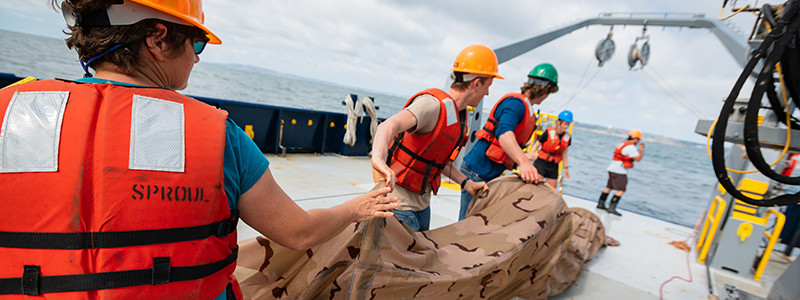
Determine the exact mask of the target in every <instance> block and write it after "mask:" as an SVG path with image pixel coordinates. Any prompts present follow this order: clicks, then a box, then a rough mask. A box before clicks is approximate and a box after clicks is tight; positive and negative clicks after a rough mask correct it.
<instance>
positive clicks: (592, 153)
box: [0, 30, 716, 226]
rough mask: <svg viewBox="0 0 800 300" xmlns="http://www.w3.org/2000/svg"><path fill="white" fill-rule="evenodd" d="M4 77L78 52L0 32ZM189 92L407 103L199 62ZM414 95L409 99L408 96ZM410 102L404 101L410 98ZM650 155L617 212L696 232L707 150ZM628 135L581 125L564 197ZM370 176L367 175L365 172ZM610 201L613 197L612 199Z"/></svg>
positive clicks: (577, 190)
mask: <svg viewBox="0 0 800 300" xmlns="http://www.w3.org/2000/svg"><path fill="white" fill-rule="evenodd" d="M0 72H3V73H12V74H15V75H17V76H20V77H24V76H34V77H37V78H66V79H77V78H80V77H82V75H83V70H82V69H81V67H80V64H79V62H78V60H77V54H76V53H75V52H73V51H71V50H69V49H67V48H66V46H65V44H64V41H63V40H60V39H53V38H46V37H39V36H32V35H27V34H22V33H16V32H10V31H3V30H0ZM182 93H184V94H188V95H197V96H206V97H216V98H223V99H229V100H235V101H243V102H253V103H263V104H269V105H275V106H288V107H295V108H304V109H311V110H318V111H331V112H341V113H346V108H345V107H344V106H343V105H342V104H341V103H342V101H343V100H344V97H345V96H347V95H348V94H350V93H352V94H357V95H359V96H360V97H363V96H372V97H374V98H375V103H376V105H377V106H378V107H379V110H378V111H377V112H378V116H379V117H382V118H386V117H389V116H391V115H392V114H394V113H396V112H398V111H399V110H400V109H401V108H402V106H403V104H404V103H405V98H404V97H399V96H393V95H387V94H384V93H380V92H376V91H371V90H369V89H366V88H363V87H362V88H359V87H346V86H341V85H337V84H333V83H326V82H321V81H316V80H313V79H307V78H300V77H295V76H291V75H286V74H278V73H274V72H270V71H268V70H263V69H258V68H254V67H248V66H227V65H217V64H209V63H204V62H203V61H202V59H201V62H200V63H199V64H197V65H195V67H194V70H193V72H192V76H191V78H190V80H189V86H188V87H187V89H186V90H184V91H182ZM407 96H410V95H407ZM407 96H406V97H407ZM644 135H645V140H644V142H645V143H646V148H645V156H644V159H643V160H642V161H641V162H638V163H636V164H635V168H634V169H632V170H631V171H630V172H629V174H628V188H627V192H626V193H625V195H624V196H623V197H622V200H621V202H620V206H619V208H621V209H622V210H623V217H624V214H625V212H624V211H625V210H627V211H633V212H637V213H641V214H644V215H648V216H652V217H656V218H659V219H663V220H667V221H670V222H674V223H678V224H682V225H686V226H694V225H695V223H696V222H697V220H698V219H699V218H700V216H701V214H702V212H703V211H704V210H705V209H706V206H707V205H708V203H709V199H710V197H711V193H712V190H713V187H714V186H715V185H716V181H715V179H714V173H713V170H712V167H711V160H710V159H709V158H708V155H707V154H706V152H705V148H704V145H699V144H691V143H686V142H677V141H674V140H669V139H667V138H660V137H659V138H658V139H655V140H654V139H653V138H650V137H648V134H647V133H646V132H645V133H644ZM624 138H625V137H624V136H622V135H619V134H618V133H613V132H609V131H607V130H604V128H602V127H599V126H594V125H591V124H581V123H579V122H578V123H576V126H575V129H574V130H573V142H572V146H570V148H569V149H570V150H569V161H570V173H571V176H572V178H570V179H566V180H565V182H564V193H565V194H568V195H573V196H577V197H580V198H585V199H590V200H596V199H597V197H598V196H599V195H600V192H601V191H602V190H603V188H604V187H605V184H606V180H607V178H608V172H607V171H606V167H607V166H608V164H609V163H610V162H611V156H612V154H613V150H614V146H616V145H617V143H619V142H621V141H622V140H623V139H624ZM365 172H368V170H365ZM609 198H610V197H609Z"/></svg>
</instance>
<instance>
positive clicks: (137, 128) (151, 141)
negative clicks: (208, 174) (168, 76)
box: [128, 95, 186, 172]
mask: <svg viewBox="0 0 800 300" xmlns="http://www.w3.org/2000/svg"><path fill="white" fill-rule="evenodd" d="M184 132H185V128H184V112H183V104H181V103H176V102H172V101H167V100H162V99H157V98H152V97H146V96H141V95H133V106H132V112H131V146H130V153H129V157H130V159H129V164H128V168H130V169H131V170H153V171H168V172H183V171H184V165H185V162H186V143H185V141H184Z"/></svg>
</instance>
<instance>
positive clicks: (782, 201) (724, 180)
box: [711, 0, 800, 206]
mask: <svg viewBox="0 0 800 300" xmlns="http://www.w3.org/2000/svg"><path fill="white" fill-rule="evenodd" d="M792 1H793V2H797V1H798V0H792ZM798 8H800V6H798V5H791V8H789V9H788V10H787V14H786V16H791V19H800V18H796V17H797V11H798ZM787 19H788V18H787V17H784V18H783V19H782V20H781V21H780V22H779V24H778V25H777V27H778V28H775V30H773V31H772V32H770V34H768V35H767V37H766V38H765V39H764V41H763V43H762V44H761V46H760V47H759V48H758V50H756V51H755V52H754V53H753V56H752V58H750V60H749V61H748V62H747V65H746V66H745V68H744V70H742V73H741V74H740V75H739V78H738V79H737V80H736V84H735V85H734V87H733V89H732V90H731V92H730V94H729V95H728V98H727V99H726V100H725V103H724V104H723V106H722V110H721V111H720V114H719V119H718V120H717V125H716V126H715V128H714V133H713V138H714V140H713V142H712V145H711V148H712V161H711V162H712V165H713V167H714V174H715V175H716V176H717V181H719V183H720V185H722V187H723V188H725V190H726V191H728V192H729V193H730V194H731V195H732V196H733V197H735V198H737V199H739V200H742V201H744V202H746V203H748V204H751V205H757V206H778V205H781V206H782V205H789V204H794V203H798V202H800V192H798V193H797V194H793V195H788V194H787V195H781V196H778V197H775V198H772V199H763V200H762V199H753V198H750V197H748V196H746V195H744V194H743V193H742V192H741V191H739V190H738V189H736V187H735V186H734V184H733V182H731V179H730V177H728V172H727V170H726V167H725V155H724V154H725V148H724V145H725V132H726V129H727V126H728V117H729V116H730V115H731V113H732V112H733V105H734V103H735V102H736V98H737V97H738V96H739V92H740V91H741V89H742V86H743V85H744V83H745V81H747V78H748V76H749V74H751V73H752V71H753V69H755V67H756V64H757V63H758V61H759V60H760V59H761V58H763V57H764V56H765V55H766V52H767V50H768V49H770V48H772V46H774V44H775V40H776V39H780V40H781V41H783V42H784V43H785V42H786V41H785V36H788V35H780V34H779V32H781V31H784V30H785V29H786V28H787V27H790V26H789V25H788V24H789V22H788V21H786V20H787ZM795 23H797V21H795V22H794V23H792V24H794V25H795V26H793V27H794V30H795V31H796V30H797V26H796V25H797V24H795ZM789 32H791V27H790V30H789ZM784 48H785V47H784ZM774 50H777V49H773V51H774ZM781 52H782V50H781ZM772 54H775V53H770V58H771V59H772V60H775V61H777V59H778V58H779V57H780V53H779V54H778V56H777V58H776V56H775V55H772ZM769 60H770V59H767V62H765V63H764V66H765V68H768V69H770V70H771V69H772V68H771V67H769V66H770V65H769V64H768V61H769ZM772 64H773V65H774V62H773V63H772ZM761 73H762V75H763V73H764V72H763V70H762V72H761ZM770 76H771V73H770ZM761 77H762V76H759V78H761ZM759 82H760V83H761V84H760V85H759V84H756V89H758V87H761V92H760V93H759V94H758V95H759V98H757V99H756V98H751V100H750V102H751V103H749V104H748V107H749V106H752V105H751V104H752V102H753V101H757V106H760V102H761V97H760V96H761V95H763V93H764V90H763V89H764V81H763V78H761V80H759ZM756 89H754V91H753V94H754V95H755V94H757V93H756V92H757V91H756ZM754 99H755V100H754ZM749 110H750V109H748V112H747V114H750V113H751V112H750V111H749ZM752 110H753V112H754V113H757V111H758V109H757V108H753V109H752ZM756 118H757V115H756ZM745 121H747V118H746V119H745ZM745 132H747V122H746V123H745ZM757 134H758V127H757V126H756V136H755V140H752V138H753V137H752V136H749V137H746V138H745V146H746V148H747V152H748V155H750V152H753V151H751V149H750V148H756V149H758V148H759V145H758V136H757ZM748 139H750V141H748ZM753 142H754V143H755V146H752V144H753ZM748 143H749V144H751V146H747V145H748ZM754 155H757V156H759V158H761V161H763V157H762V156H761V152H760V150H759V151H758V152H757V153H754ZM751 159H752V156H751ZM764 164H766V162H764ZM767 169H768V170H769V171H770V172H772V173H774V171H772V170H771V169H769V165H767ZM759 171H761V170H760V169H759ZM762 172H763V171H762Z"/></svg>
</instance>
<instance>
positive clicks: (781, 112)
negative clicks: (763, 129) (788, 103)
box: [766, 76, 800, 128]
mask: <svg viewBox="0 0 800 300" xmlns="http://www.w3.org/2000/svg"><path fill="white" fill-rule="evenodd" d="M766 92H767V99H768V100H769V104H770V106H771V107H770V108H771V109H772V111H773V112H774V113H775V116H776V117H778V121H780V122H781V123H783V124H785V125H787V126H788V125H789V124H790V123H788V122H791V125H792V128H800V124H798V123H797V122H796V121H795V119H794V118H793V117H792V116H789V120H786V111H785V109H788V108H786V107H783V104H781V100H780V99H779V98H778V93H777V92H775V78H773V77H771V76H770V77H769V78H767V89H766Z"/></svg>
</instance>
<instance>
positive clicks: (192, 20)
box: [0, 0, 397, 299]
mask: <svg viewBox="0 0 800 300" xmlns="http://www.w3.org/2000/svg"><path fill="white" fill-rule="evenodd" d="M54 4H55V5H57V3H54ZM60 7H61V10H62V12H63V15H64V17H65V19H66V21H67V24H68V30H67V31H65V32H67V34H68V35H69V37H68V38H67V39H66V42H67V46H68V47H70V48H73V49H76V50H77V52H78V55H79V58H80V61H81V65H82V66H83V68H84V71H85V72H86V77H85V78H82V79H79V80H75V81H68V80H58V79H47V80H40V81H34V82H29V83H23V84H17V85H12V86H9V87H6V88H3V89H0V122H2V124H0V125H2V126H0V128H1V129H0V130H2V134H0V144H2V148H3V149H4V150H3V151H0V182H2V183H3V184H0V194H2V195H3V198H2V200H0V204H2V207H3V209H2V210H0V219H2V220H3V221H2V222H0V266H2V268H0V295H12V296H17V297H24V296H23V295H30V296H32V297H37V296H38V297H37V298H49V299H56V298H57V299H72V298H75V299H133V298H137V299H138V298H144V299H232V298H233V297H237V298H240V297H241V292H239V285H238V283H237V282H236V278H234V277H233V270H234V268H235V267H236V260H237V253H238V251H237V250H238V247H237V234H236V225H237V223H238V220H239V218H241V219H242V220H243V221H245V222H246V223H247V224H248V225H250V226H251V227H252V228H254V229H255V230H257V231H259V232H260V233H262V234H264V235H265V236H267V237H268V238H269V239H271V240H272V241H275V242H276V243H279V244H281V245H284V246H286V247H289V248H292V249H297V250H305V249H308V248H310V247H312V246H314V245H318V244H320V243H322V242H324V241H326V240H328V239H330V238H331V237H333V236H335V235H336V234H338V233H339V232H340V231H342V230H343V229H344V228H345V227H346V226H348V225H349V224H351V223H353V222H359V221H364V220H370V219H373V218H385V217H390V216H392V212H391V211H389V210H391V209H393V208H395V207H397V203H396V201H397V199H395V198H387V197H382V196H379V195H380V194H383V193H386V192H388V190H389V189H388V188H386V189H378V190H375V191H371V192H369V193H366V194H364V195H361V196H358V197H356V198H354V199H351V200H348V201H346V202H344V203H343V204H341V205H338V206H335V207H332V208H329V209H315V210H309V211H305V210H303V209H302V208H300V207H299V206H298V205H297V204H295V202H294V201H293V200H292V199H291V198H289V196H287V195H286V193H285V192H284V191H283V190H282V189H281V187H280V186H278V184H277V183H276V181H275V178H273V176H272V173H271V172H270V170H269V168H268V167H269V161H267V159H266V158H265V157H264V155H263V154H262V153H261V151H260V149H259V148H258V146H256V144H255V143H254V142H253V141H252V140H251V139H250V138H249V137H248V136H247V135H246V134H245V133H244V132H243V131H242V130H241V129H240V128H239V127H238V126H237V125H236V124H235V123H234V122H233V121H232V120H231V119H228V118H227V116H228V113H227V112H225V111H223V110H219V109H216V108H214V107H213V106H210V105H207V104H204V103H202V102H200V101H197V100H195V99H192V98H189V97H186V96H183V95H181V94H179V93H177V92H176V91H175V90H181V89H184V88H185V87H186V85H187V83H188V79H189V75H190V73H191V71H192V67H193V66H194V64H195V63H197V62H198V61H199V54H200V53H201V52H202V51H203V49H204V47H205V46H206V44H207V43H211V44H220V43H221V41H220V39H219V38H218V37H217V36H216V35H214V34H213V33H212V32H211V31H210V30H208V29H207V28H206V27H205V26H203V22H204V13H203V9H202V3H201V1H200V0H172V1H164V0H124V1H107V0H69V1H64V2H62V3H61V6H60ZM89 68H92V69H94V70H95V72H96V74H94V75H92V74H91V73H90V72H89Z"/></svg>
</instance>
